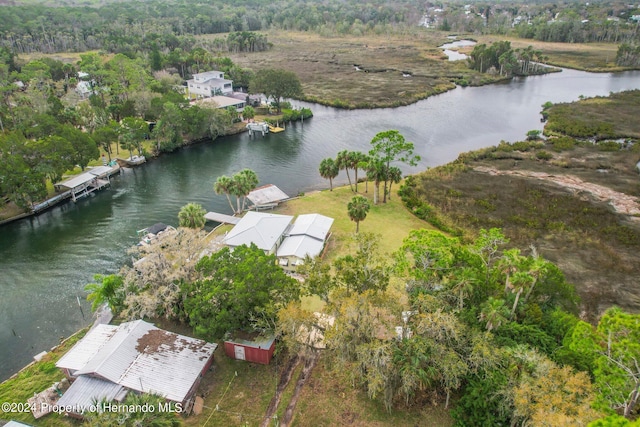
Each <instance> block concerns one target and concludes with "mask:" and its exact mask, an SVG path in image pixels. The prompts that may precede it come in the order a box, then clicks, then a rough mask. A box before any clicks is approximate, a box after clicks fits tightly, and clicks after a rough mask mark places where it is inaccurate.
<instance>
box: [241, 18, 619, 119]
mask: <svg viewBox="0 0 640 427" xmlns="http://www.w3.org/2000/svg"><path fill="white" fill-rule="evenodd" d="M448 35H449V33H445V32H441V31H435V30H425V31H414V32H412V33H411V34H406V35H379V36H376V35H368V36H366V37H364V36H363V37H355V36H338V35H336V36H334V37H322V36H320V35H318V34H314V33H306V32H305V33H298V32H293V31H286V32H283V31H278V32H271V33H268V37H269V40H270V41H272V43H273V45H274V46H273V48H272V49H270V50H268V51H264V52H254V53H238V54H232V55H230V56H231V59H232V60H233V61H234V63H236V64H238V65H240V66H242V67H249V68H254V69H260V68H283V67H284V68H286V69H288V70H290V71H293V72H295V73H296V74H297V75H298V76H299V77H300V80H301V81H302V86H303V88H304V99H305V100H307V101H309V102H314V103H318V104H321V105H327V106H332V107H338V108H347V109H359V108H388V107H398V106H403V105H409V104H413V103H415V102H417V101H419V100H422V99H426V98H428V97H432V96H434V95H438V94H442V93H444V92H447V91H450V90H452V89H455V87H456V85H457V84H461V83H463V84H464V85H465V86H484V85H487V84H492V83H497V82H501V81H504V80H505V79H504V77H500V76H497V75H490V74H487V73H479V72H477V71H474V70H471V69H469V68H468V67H467V63H466V61H448V60H447V57H446V55H444V53H443V50H442V49H440V48H439V46H441V45H443V44H445V43H447V42H450V41H451V39H448V38H447V36H448ZM464 38H465V35H464V34H458V39H464ZM470 38H471V39H474V40H477V41H478V42H479V43H492V42H494V41H497V40H508V41H510V42H511V44H512V46H513V47H514V48H524V47H526V46H529V45H533V46H534V48H535V49H536V50H541V51H542V52H543V53H544V55H545V56H548V57H549V60H548V61H547V64H549V65H554V66H562V67H566V68H576V69H582V70H585V71H599V72H602V71H607V72H612V71H623V70H626V69H627V68H624V67H616V66H614V65H615V56H616V51H617V45H613V44H612V45H606V44H569V43H542V42H537V41H535V40H525V39H518V38H514V37H506V36H476V35H473V36H471V37H470ZM471 50H472V48H466V49H464V48H463V49H461V50H460V52H463V53H469V52H470V51H471ZM603 64H606V67H605V66H604V65H603Z"/></svg>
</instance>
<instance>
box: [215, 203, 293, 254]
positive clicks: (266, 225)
mask: <svg viewBox="0 0 640 427" xmlns="http://www.w3.org/2000/svg"><path fill="white" fill-rule="evenodd" d="M292 219H293V217H292V216H290V215H278V214H268V213H262V212H251V211H250V212H247V214H246V215H245V216H244V217H242V219H241V220H240V221H239V222H238V224H236V226H235V227H233V229H232V230H231V231H230V232H229V234H227V237H225V239H224V243H225V244H226V245H228V246H233V247H236V246H242V245H250V244H251V243H254V244H255V245H256V246H257V247H258V248H260V249H262V250H264V251H269V250H271V249H272V248H273V246H274V245H275V244H276V242H277V241H278V239H279V238H280V237H281V236H282V235H283V234H284V233H285V231H286V230H287V228H288V227H289V224H290V223H291V220H292Z"/></svg>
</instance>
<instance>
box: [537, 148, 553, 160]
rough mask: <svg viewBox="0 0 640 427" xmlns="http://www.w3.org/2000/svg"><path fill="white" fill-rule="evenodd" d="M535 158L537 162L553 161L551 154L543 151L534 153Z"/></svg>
mask: <svg viewBox="0 0 640 427" xmlns="http://www.w3.org/2000/svg"><path fill="white" fill-rule="evenodd" d="M536 158H537V159H539V160H551V159H553V154H551V153H549V152H548V151H545V150H540V151H538V152H536Z"/></svg>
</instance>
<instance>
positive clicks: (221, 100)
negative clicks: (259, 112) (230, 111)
mask: <svg viewBox="0 0 640 427" xmlns="http://www.w3.org/2000/svg"><path fill="white" fill-rule="evenodd" d="M196 102H197V103H198V104H200V105H214V106H215V108H229V107H233V108H235V110H236V111H238V112H242V111H243V110H244V107H245V104H246V100H242V99H237V98H232V97H230V96H223V95H216V96H212V97H210V98H204V99H201V100H199V101H196Z"/></svg>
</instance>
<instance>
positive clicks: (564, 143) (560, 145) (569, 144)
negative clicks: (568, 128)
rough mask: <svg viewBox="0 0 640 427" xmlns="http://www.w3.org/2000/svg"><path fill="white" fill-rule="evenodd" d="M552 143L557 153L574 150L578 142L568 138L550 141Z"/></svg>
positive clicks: (562, 137) (561, 137) (563, 137)
mask: <svg viewBox="0 0 640 427" xmlns="http://www.w3.org/2000/svg"><path fill="white" fill-rule="evenodd" d="M550 142H551V145H552V146H553V151H557V152H560V151H568V150H573V148H574V147H575V146H576V140H575V139H573V138H570V137H568V136H560V137H557V138H553V139H551V140H550Z"/></svg>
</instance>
